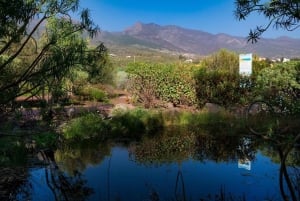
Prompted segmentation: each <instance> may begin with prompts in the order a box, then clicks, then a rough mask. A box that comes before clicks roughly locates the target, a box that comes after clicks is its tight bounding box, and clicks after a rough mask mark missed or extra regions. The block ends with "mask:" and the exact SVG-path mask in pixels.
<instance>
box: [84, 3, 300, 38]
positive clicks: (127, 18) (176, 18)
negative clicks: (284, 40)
mask: <svg viewBox="0 0 300 201" xmlns="http://www.w3.org/2000/svg"><path fill="white" fill-rule="evenodd" d="M80 6H81V7H82V8H88V9H90V11H91V15H92V18H93V20H94V21H95V23H96V24H98V25H99V27H100V29H101V30H105V31H123V30H124V29H126V28H127V27H129V26H132V25H133V24H134V23H136V22H138V21H139V22H143V23H156V24H159V25H178V26H181V27H184V28H189V29H196V30H201V31H206V32H209V33H212V34H218V33H226V34H230V35H234V36H242V37H244V36H245V37H246V36H247V35H248V33H249V30H250V29H251V28H255V27H256V26H257V25H264V24H266V23H267V21H266V20H265V18H263V17H262V16H259V15H257V14H252V15H251V16H250V17H249V18H247V19H246V21H238V20H237V19H235V17H234V13H233V11H234V0H182V1H179V0H81V3H80ZM279 36H290V37H294V38H300V28H299V29H297V30H296V31H293V32H289V31H281V30H276V29H273V28H271V29H270V30H268V31H267V32H266V33H264V35H263V37H265V38H276V37H279Z"/></svg>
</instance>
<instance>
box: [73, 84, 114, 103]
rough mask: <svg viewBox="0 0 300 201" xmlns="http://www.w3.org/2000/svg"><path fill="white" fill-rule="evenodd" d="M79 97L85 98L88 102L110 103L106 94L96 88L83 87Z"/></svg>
mask: <svg viewBox="0 0 300 201" xmlns="http://www.w3.org/2000/svg"><path fill="white" fill-rule="evenodd" d="M77 95H79V96H83V97H84V99H87V100H94V101H102V102H106V101H108V97H107V94H106V92H104V91H103V90H101V89H99V88H97V87H94V86H86V87H83V88H82V89H81V90H80V91H79V92H78V93H77Z"/></svg>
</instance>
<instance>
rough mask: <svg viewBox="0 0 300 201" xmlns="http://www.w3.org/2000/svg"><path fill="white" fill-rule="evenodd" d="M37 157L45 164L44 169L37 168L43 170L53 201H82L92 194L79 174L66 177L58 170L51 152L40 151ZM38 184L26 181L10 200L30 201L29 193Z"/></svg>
mask: <svg viewBox="0 0 300 201" xmlns="http://www.w3.org/2000/svg"><path fill="white" fill-rule="evenodd" d="M38 157H39V159H40V160H43V161H44V162H45V164H47V166H46V167H38V169H44V171H45V174H44V176H45V178H44V179H45V181H46V185H47V187H48V188H49V189H50V191H51V192H52V195H53V197H54V200H55V201H77V200H82V201H83V200H86V198H87V197H89V195H91V194H92V193H93V191H92V189H91V188H88V187H86V186H85V185H86V182H87V181H85V180H84V179H83V178H82V175H81V174H80V173H79V172H77V173H76V174H74V175H73V176H68V175H66V174H65V173H63V172H62V171H61V170H60V169H59V168H58V166H57V164H56V161H55V160H54V153H53V151H52V150H44V151H40V152H39V153H38ZM35 168H37V167H35ZM39 182H41V181H38V180H32V181H30V180H27V181H26V183H24V184H23V185H22V186H21V187H20V188H18V190H17V191H16V193H15V195H12V197H15V199H12V200H31V193H32V191H35V189H34V186H35V185H36V183H39Z"/></svg>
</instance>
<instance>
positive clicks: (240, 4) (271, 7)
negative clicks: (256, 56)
mask: <svg viewBox="0 0 300 201" xmlns="http://www.w3.org/2000/svg"><path fill="white" fill-rule="evenodd" d="M235 4H236V10H235V16H236V18H237V19H238V20H245V19H246V18H247V17H248V16H249V15H250V14H251V13H253V12H258V13H259V14H261V15H263V16H264V17H266V18H267V19H268V20H269V23H268V24H267V25H266V26H257V27H256V28H255V29H254V30H250V33H249V36H248V41H251V42H252V43H254V42H257V40H258V39H259V38H260V36H261V35H262V34H263V33H264V32H265V31H266V30H267V29H269V28H270V27H271V26H272V25H273V26H274V27H275V28H276V29H280V28H281V29H284V30H288V31H293V30H295V29H297V28H299V27H300V0H269V1H262V0H236V1H235Z"/></svg>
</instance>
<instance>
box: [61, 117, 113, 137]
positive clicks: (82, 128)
mask: <svg viewBox="0 0 300 201" xmlns="http://www.w3.org/2000/svg"><path fill="white" fill-rule="evenodd" d="M108 131H109V126H108V125H107V122H106V121H104V120H103V119H102V118H101V117H100V116H99V115H98V114H93V113H88V114H86V115H84V116H81V117H78V118H75V119H72V120H71V121H70V122H69V123H68V124H67V125H66V126H65V127H64V128H63V130H62V134H63V136H64V138H65V139H67V140H69V139H86V138H93V137H101V138H103V139H105V138H107V133H108Z"/></svg>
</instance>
